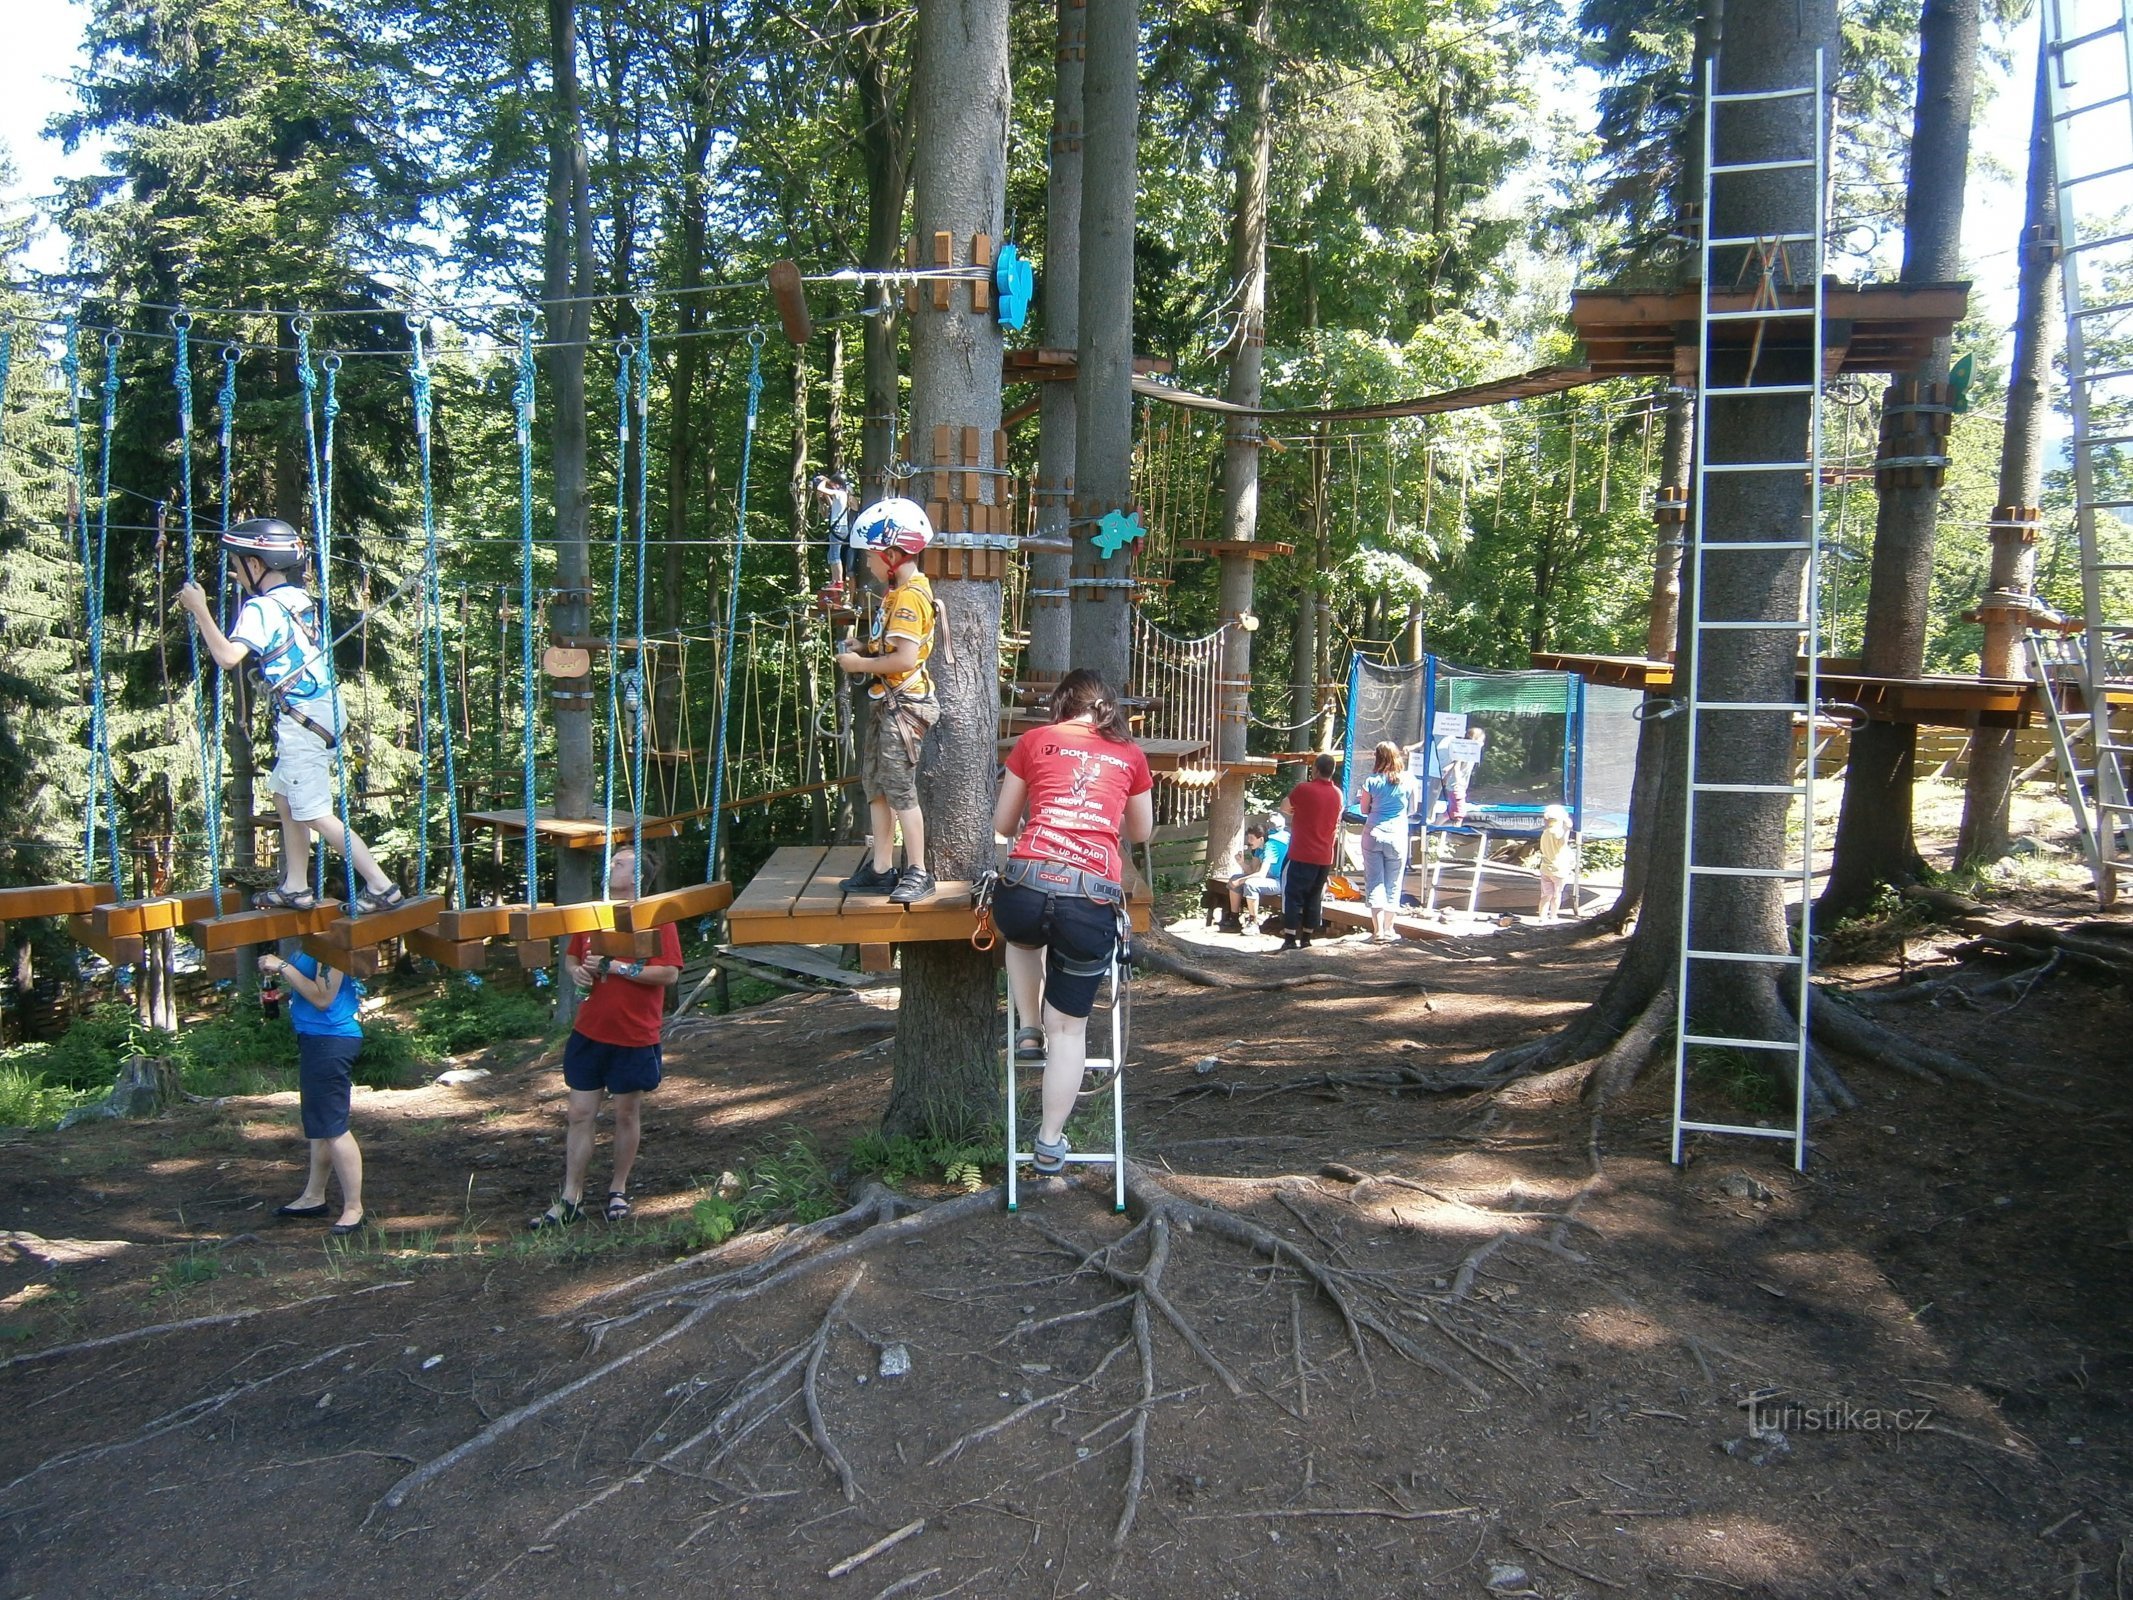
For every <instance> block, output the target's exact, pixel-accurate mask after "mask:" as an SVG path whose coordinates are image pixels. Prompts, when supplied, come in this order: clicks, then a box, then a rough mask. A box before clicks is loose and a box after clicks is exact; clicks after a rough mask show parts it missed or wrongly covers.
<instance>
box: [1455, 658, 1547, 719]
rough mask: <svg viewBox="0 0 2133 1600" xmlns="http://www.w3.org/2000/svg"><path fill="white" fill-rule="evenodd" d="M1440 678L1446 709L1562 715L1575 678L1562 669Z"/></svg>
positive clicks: (1531, 715)
mask: <svg viewBox="0 0 2133 1600" xmlns="http://www.w3.org/2000/svg"><path fill="white" fill-rule="evenodd" d="M1439 670H1440V671H1444V672H1445V674H1446V675H1445V676H1444V677H1443V678H1442V679H1440V682H1442V683H1443V685H1444V689H1445V705H1444V709H1445V710H1447V711H1506V712H1509V713H1511V714H1512V715H1513V716H1525V717H1533V716H1545V715H1549V714H1551V713H1552V714H1553V715H1555V716H1562V715H1564V714H1565V713H1566V712H1568V711H1569V710H1570V703H1571V693H1572V689H1573V686H1574V685H1575V683H1576V680H1575V679H1574V678H1572V677H1571V676H1570V675H1569V674H1568V673H1563V672H1507V673H1504V674H1502V675H1501V676H1490V677H1484V678H1466V677H1453V676H1451V675H1450V673H1451V672H1453V671H1456V670H1457V669H1456V668H1453V669H1449V670H1446V669H1442V668H1440V669H1439Z"/></svg>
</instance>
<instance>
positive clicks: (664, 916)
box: [617, 883, 733, 929]
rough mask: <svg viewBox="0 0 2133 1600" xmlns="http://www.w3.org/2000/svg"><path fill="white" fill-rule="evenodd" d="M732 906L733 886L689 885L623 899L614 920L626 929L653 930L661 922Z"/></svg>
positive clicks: (698, 915) (707, 913) (723, 884)
mask: <svg viewBox="0 0 2133 1600" xmlns="http://www.w3.org/2000/svg"><path fill="white" fill-rule="evenodd" d="M732 904H733V885H732V884H730V883H692V884H689V885H688V886H686V887H685V888H680V889H669V890H667V891H666V892H664V893H663V894H646V895H639V896H638V897H637V898H636V899H635V900H626V901H624V902H623V903H622V908H621V910H620V911H619V912H618V913H617V918H618V920H619V923H620V925H621V926H623V927H626V928H634V929H644V928H656V927H659V926H660V925H661V924H663V923H668V922H680V921H682V920H684V919H685V918H688V917H708V916H710V915H711V914H712V913H713V912H715V911H723V910H725V909H726V907H728V906H730V905H732Z"/></svg>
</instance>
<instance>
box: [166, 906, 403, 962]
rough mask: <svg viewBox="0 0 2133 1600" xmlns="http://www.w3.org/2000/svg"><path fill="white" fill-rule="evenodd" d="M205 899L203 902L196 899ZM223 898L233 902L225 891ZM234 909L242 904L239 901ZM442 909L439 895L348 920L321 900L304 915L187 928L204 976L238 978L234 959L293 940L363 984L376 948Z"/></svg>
mask: <svg viewBox="0 0 2133 1600" xmlns="http://www.w3.org/2000/svg"><path fill="white" fill-rule="evenodd" d="M201 898H206V897H201ZM226 898H236V896H235V892H234V891H228V892H227V893H226ZM237 903H239V904H242V900H241V899H238V902H237ZM443 909H444V897H443V896H442V895H434V894H433V895H424V896H422V897H421V898H419V899H413V898H411V899H407V900H403V901H401V902H400V904H398V905H396V906H394V907H393V908H392V909H391V910H390V911H372V912H366V913H365V914H363V915H362V916H350V915H349V914H348V908H347V907H346V906H345V905H343V904H342V903H341V902H340V901H338V900H321V901H320V902H319V903H318V904H317V905H315V906H313V907H312V908H311V909H310V910H309V911H292V910H287V909H285V908H281V907H275V908H272V909H269V910H264V911H226V912H224V913H223V914H222V915H221V916H203V917H198V918H195V919H193V920H191V921H189V922H187V923H186V924H184V926H186V927H187V928H188V929H189V930H190V932H191V934H192V937H193V939H194V940H195V941H196V942H197V943H198V944H199V946H200V948H201V949H202V950H203V951H205V952H206V954H207V970H208V975H209V976H210V977H214V978H220V979H229V978H234V977H236V976H237V975H238V972H239V965H238V963H239V959H240V957H239V953H240V952H241V951H243V950H245V949H247V948H249V947H250V946H253V945H266V944H274V943H277V942H278V941H280V940H283V939H294V940H296V941H297V942H298V943H299V944H300V945H301V946H302V947H303V949H304V951H305V952H306V953H307V954H309V955H311V956H313V957H315V958H316V959H317V960H319V961H322V962H324V963H325V964H326V965H328V966H330V967H338V968H339V969H340V970H341V971H343V972H346V973H348V974H350V975H351V976H353V977H358V978H367V977H370V976H372V975H373V974H375V973H376V972H377V970H378V966H379V959H378V947H379V946H380V945H383V944H386V943H388V942H389V941H391V940H394V939H400V938H405V937H406V936H407V935H409V934H411V933H414V932H416V931H418V930H420V929H423V928H427V927H429V926H430V925H431V924H432V923H434V922H435V921H436V920H437V917H438V914H439V913H440V912H442V911H443Z"/></svg>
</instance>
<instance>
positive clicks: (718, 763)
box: [704, 332, 763, 883]
mask: <svg viewBox="0 0 2133 1600" xmlns="http://www.w3.org/2000/svg"><path fill="white" fill-rule="evenodd" d="M762 401H763V335H762V334H761V332H756V333H751V334H750V335H749V336H748V421H747V425H746V426H745V427H744V428H743V429H742V432H741V482H740V488H739V490H738V492H737V493H736V495H735V497H734V498H735V501H736V506H735V510H734V518H733V565H732V567H731V568H730V569H729V572H728V575H727V579H726V648H725V651H724V658H723V660H722V661H721V663H720V666H719V686H718V739H717V742H716V743H715V744H714V745H713V746H712V754H711V827H710V830H709V833H710V837H709V840H708V842H707V843H706V844H705V846H704V881H705V882H706V883H710V882H713V881H714V880H716V878H717V877H718V823H719V804H720V802H721V801H722V800H724V798H725V793H726V712H727V708H728V707H729V706H730V705H731V704H732V700H733V645H734V631H735V629H736V628H737V627H738V625H739V620H740V611H741V558H742V557H743V556H744V555H746V554H747V550H748V464H749V461H750V459H751V458H752V457H753V456H754V454H755V423H756V415H757V413H758V412H759V411H760V410H761V408H762Z"/></svg>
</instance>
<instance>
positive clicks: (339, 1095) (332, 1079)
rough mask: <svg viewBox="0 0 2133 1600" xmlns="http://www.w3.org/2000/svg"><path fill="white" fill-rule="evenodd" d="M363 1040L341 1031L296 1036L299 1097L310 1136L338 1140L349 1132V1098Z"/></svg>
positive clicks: (308, 1137)
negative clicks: (348, 1035) (356, 1059)
mask: <svg viewBox="0 0 2133 1600" xmlns="http://www.w3.org/2000/svg"><path fill="white" fill-rule="evenodd" d="M362 1050H363V1041H362V1040H361V1039H352V1038H349V1037H347V1036H345V1035H342V1034H337V1033H300V1034H298V1035H297V1036H296V1087H297V1099H298V1102H299V1104H300V1106H301V1108H302V1112H303V1119H304V1137H305V1138H306V1139H338V1138H339V1137H340V1136H341V1135H342V1134H344V1133H346V1132H347V1131H348V1097H349V1094H350V1092H351V1087H352V1080H353V1077H354V1071H355V1058H356V1057H357V1056H358V1055H360V1054H361V1053H362Z"/></svg>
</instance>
